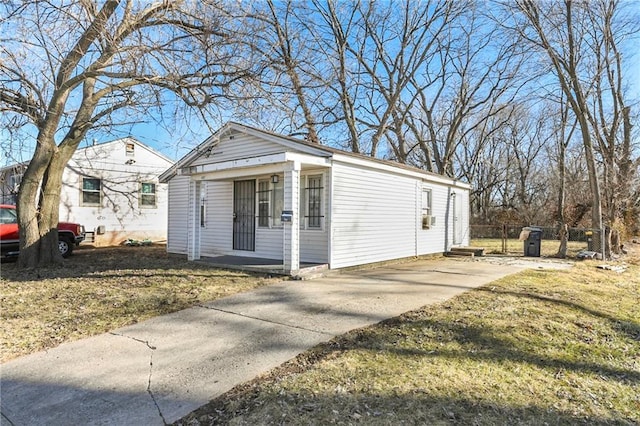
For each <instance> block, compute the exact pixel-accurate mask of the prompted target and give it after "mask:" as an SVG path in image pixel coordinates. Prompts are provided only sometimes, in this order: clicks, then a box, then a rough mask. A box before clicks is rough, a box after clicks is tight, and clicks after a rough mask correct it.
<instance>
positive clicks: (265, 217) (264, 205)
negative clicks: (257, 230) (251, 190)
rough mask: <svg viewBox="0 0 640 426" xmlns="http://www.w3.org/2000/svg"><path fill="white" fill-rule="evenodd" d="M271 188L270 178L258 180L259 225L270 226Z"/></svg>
mask: <svg viewBox="0 0 640 426" xmlns="http://www.w3.org/2000/svg"><path fill="white" fill-rule="evenodd" d="M270 206H271V188H270V187H269V181H268V180H266V179H265V180H259V181H258V226H260V227H266V228H268V227H269V218H270V217H271V209H270Z"/></svg>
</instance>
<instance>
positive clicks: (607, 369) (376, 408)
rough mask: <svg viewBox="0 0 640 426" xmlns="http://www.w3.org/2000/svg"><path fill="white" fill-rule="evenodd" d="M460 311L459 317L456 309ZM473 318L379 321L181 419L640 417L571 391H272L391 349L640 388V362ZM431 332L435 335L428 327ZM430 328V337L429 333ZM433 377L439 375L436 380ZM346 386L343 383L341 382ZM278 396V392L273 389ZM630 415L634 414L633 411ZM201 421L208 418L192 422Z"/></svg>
mask: <svg viewBox="0 0 640 426" xmlns="http://www.w3.org/2000/svg"><path fill="white" fill-rule="evenodd" d="M503 293H505V294H509V295H512V296H518V297H527V298H529V299H532V300H536V301H540V302H545V303H548V302H554V303H560V304H561V305H562V306H563V307H565V308H569V309H578V310H580V311H581V312H583V313H584V314H586V315H590V316H595V317H597V318H601V319H605V320H607V321H610V322H611V323H612V325H613V327H614V329H616V326H617V325H618V324H620V323H621V321H619V320H618V319H617V318H615V317H613V316H611V315H608V314H606V313H602V312H599V311H597V310H594V309H591V308H588V307H585V306H581V305H579V304H576V303H573V302H566V301H562V300H556V299H552V298H548V297H545V296H538V295H532V294H528V293H525V294H522V293H518V292H514V291H510V292H503ZM452 313H453V315H454V316H455V311H452ZM449 315H450V314H447V316H449ZM472 321H473V323H472V322H471V321H468V322H465V320H464V319H461V320H460V321H457V320H455V319H454V320H448V319H444V318H443V317H442V316H439V314H438V313H437V312H436V313H435V314H432V312H429V311H425V310H420V311H414V312H411V313H407V314H405V315H403V316H400V317H396V318H392V319H390V320H386V321H383V322H382V323H379V324H378V325H375V326H373V327H368V328H364V329H358V330H354V331H352V332H349V333H347V334H346V335H343V336H340V337H337V338H335V339H333V340H332V341H330V342H328V343H325V344H321V345H319V346H316V347H315V348H313V349H312V350H310V351H307V352H305V353H303V354H301V355H299V356H298V357H296V358H295V359H294V360H292V361H289V362H287V363H285V364H283V365H281V366H280V367H278V368H276V369H274V370H272V371H270V372H269V373H268V374H267V375H265V376H262V377H259V378H257V379H255V380H253V381H251V382H248V383H245V384H242V385H240V386H237V387H235V388H234V389H232V390H231V391H229V392H227V393H226V394H224V395H221V396H220V397H218V398H216V399H214V400H212V401H211V402H210V403H209V404H208V405H206V406H204V407H201V408H200V409H199V410H196V411H195V412H193V413H191V414H190V415H189V416H186V417H184V418H183V419H181V420H180V421H178V422H176V424H178V425H188V424H203V425H204V424H230V423H232V424H251V422H255V421H256V417H252V415H254V414H253V413H256V412H257V413H260V415H265V416H266V417H263V418H259V423H260V424H321V423H322V424H328V423H337V424H352V423H364V424H402V423H407V424H479V425H484V424H491V425H495V424H505V425H506V424H509V425H511V424H518V425H521V424H532V425H540V424H554V425H575V424H589V425H612V424H620V425H630V424H636V423H637V422H638V420H639V418H638V416H635V415H631V416H629V415H628V414H624V412H621V411H618V410H617V409H614V408H612V409H604V411H601V412H605V413H606V414H603V416H604V417H599V416H598V415H591V414H586V413H584V411H581V410H582V409H583V407H582V408H581V406H580V404H581V403H574V402H571V401H569V402H567V404H568V405H567V406H564V405H563V397H560V396H557V397H556V396H555V395H552V396H550V398H551V399H554V398H557V400H558V404H557V405H554V406H545V405H542V403H538V402H537V401H536V400H535V398H533V397H532V398H531V402H530V403H529V405H526V406H519V405H517V404H512V405H510V404H509V403H508V402H503V401H496V402H493V401H491V400H489V401H487V399H486V398H484V397H483V396H478V397H477V398H476V397H474V396H467V395H464V394H461V395H459V397H457V398H445V397H439V396H434V395H433V394H430V393H429V391H425V392H424V393H421V391H420V389H417V388H413V389H412V388H409V390H408V391H404V393H402V394H399V393H398V392H396V391H394V390H393V389H386V390H385V392H384V393H383V394H382V393H380V394H377V393H375V392H372V391H369V392H367V391H360V392H357V391H343V392H336V394H335V395H334V394H331V395H326V394H322V393H317V392H314V389H312V388H310V387H307V388H305V392H306V394H305V395H299V394H297V393H296V392H295V391H289V390H287V389H286V388H284V389H283V390H282V389H279V387H278V386H275V389H276V390H275V391H274V390H272V389H273V388H272V387H271V385H274V384H276V383H278V382H279V381H281V380H282V379H283V378H284V377H287V376H291V375H295V374H299V373H304V372H305V371H307V370H309V369H310V368H312V366H313V365H316V364H318V363H320V362H321V361H330V360H332V359H335V358H340V357H341V356H342V354H343V353H347V352H349V351H363V350H364V351H365V353H371V355H372V356H374V355H379V354H384V353H385V352H386V353H389V354H390V355H392V359H393V357H399V358H400V361H398V362H402V361H401V359H403V358H406V359H407V360H408V359H409V358H411V359H412V360H413V361H415V359H416V357H418V358H423V359H425V360H433V361H434V362H435V361H436V360H445V364H447V365H454V366H455V365H456V363H457V362H460V363H459V365H460V367H459V368H464V367H462V366H463V365H468V362H469V361H471V362H473V361H478V362H482V363H485V364H487V363H488V364H495V365H500V364H505V363H513V364H529V365H531V366H535V367H537V368H539V369H541V370H544V371H546V372H547V373H546V374H545V373H541V374H545V376H546V377H545V380H548V379H549V378H551V380H562V379H560V378H557V377H556V375H557V374H558V373H559V372H561V373H563V375H564V374H567V373H575V374H578V375H581V376H590V377H592V378H594V379H595V378H598V379H595V380H602V381H603V382H617V383H619V384H620V385H623V386H630V387H632V388H635V387H637V386H638V385H640V372H638V371H636V370H635V369H633V368H624V367H620V366H618V365H614V364H613V363H608V362H607V361H606V359H604V360H603V361H598V360H597V359H595V358H591V359H590V358H588V357H587V358H580V357H571V356H567V357H566V358H564V357H562V356H561V355H556V356H550V355H548V354H547V353H546V348H538V347H536V346H535V343H534V344H531V343H529V342H526V341H522V342H518V341H516V342H515V343H514V339H511V338H509V337H510V335H511V333H509V329H508V327H510V325H506V326H504V327H506V328H502V327H497V326H496V325H495V324H492V323H491V321H490V320H486V321H485V320H484V319H482V318H476V319H475V320H472ZM629 327H631V333H629V330H628V329H624V328H617V332H619V333H623V334H624V336H625V337H624V338H627V336H630V337H633V336H632V334H633V333H634V332H637V324H635V323H632V324H631V325H628V326H627V328H629ZM426 330H428V332H427V333H424V331H426ZM413 333H418V334H416V335H414V334H413ZM420 333H422V335H419V334H420ZM534 333H535V331H534ZM501 336H504V337H501ZM416 337H423V339H424V341H426V343H425V344H421V343H416V342H415V340H416V339H415V338H416ZM534 337H535V336H534ZM569 338H570V337H569ZM417 340H420V339H417ZM441 343H442V344H443V345H441ZM449 343H451V345H449ZM550 345H553V343H550ZM603 345H605V344H604V343H603V344H600V348H603ZM555 349H558V351H556V350H554V351H553V352H555V353H562V348H555ZM631 356H633V355H631ZM355 367H357V365H356V366H355ZM365 368H375V367H371V366H368V367H365ZM452 368H456V367H452ZM408 374H410V373H409V372H408ZM514 374H516V373H514ZM356 377H357V376H356ZM363 377H366V376H363ZM553 377H556V379H553ZM360 380H362V379H360ZM433 380H438V378H437V377H433ZM338 384H339V381H338V382H337V383H336V386H338ZM323 385H324V386H326V385H327V384H326V383H324V384H323ZM269 392H277V394H273V395H269ZM550 392H553V391H552V390H550ZM585 403H586V402H585ZM583 405H584V404H583ZM264 407H268V409H265V408H264ZM272 408H273V410H272ZM630 411H631V412H633V409H631V410H630ZM318 416H321V417H318ZM196 420H197V421H198V422H200V423H190V422H193V421H196Z"/></svg>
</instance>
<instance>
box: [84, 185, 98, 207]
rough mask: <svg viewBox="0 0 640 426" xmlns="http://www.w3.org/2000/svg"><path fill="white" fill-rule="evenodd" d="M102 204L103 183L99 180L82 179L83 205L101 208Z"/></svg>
mask: <svg viewBox="0 0 640 426" xmlns="http://www.w3.org/2000/svg"><path fill="white" fill-rule="evenodd" d="M101 204H102V181H101V180H100V179H97V178H82V205H83V206H100V205H101Z"/></svg>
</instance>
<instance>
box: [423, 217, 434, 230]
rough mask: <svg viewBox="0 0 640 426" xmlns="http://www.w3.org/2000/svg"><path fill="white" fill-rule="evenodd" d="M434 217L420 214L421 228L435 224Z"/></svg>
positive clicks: (429, 227) (427, 227)
mask: <svg viewBox="0 0 640 426" xmlns="http://www.w3.org/2000/svg"><path fill="white" fill-rule="evenodd" d="M435 219H436V218H435V217H433V216H431V215H428V214H423V215H422V229H431V227H432V226H433V225H435Z"/></svg>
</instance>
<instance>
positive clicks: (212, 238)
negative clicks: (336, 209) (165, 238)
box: [170, 176, 328, 263]
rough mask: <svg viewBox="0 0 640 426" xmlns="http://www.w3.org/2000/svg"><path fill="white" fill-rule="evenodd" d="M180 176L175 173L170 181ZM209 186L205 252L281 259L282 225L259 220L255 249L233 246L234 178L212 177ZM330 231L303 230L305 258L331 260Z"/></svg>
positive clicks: (204, 241) (317, 261) (204, 253)
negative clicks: (269, 225) (261, 224)
mask: <svg viewBox="0 0 640 426" xmlns="http://www.w3.org/2000/svg"><path fill="white" fill-rule="evenodd" d="M177 178H178V177H174V178H173V179H172V180H171V181H172V182H173V181H174V180H175V179H177ZM265 178H268V176H265ZM206 186H207V192H206V194H207V195H206V197H205V198H206V205H207V210H206V212H207V218H206V225H205V227H204V228H203V229H201V231H202V233H201V249H200V250H201V255H202V256H216V255H220V254H230V255H234V256H249V257H261V258H266V259H278V260H280V259H282V250H283V229H282V228H281V227H274V228H264V227H258V226H257V223H256V246H255V251H246V250H233V181H209V182H206ZM325 193H326V190H325ZM256 208H257V207H256ZM256 214H257V213H256ZM256 222H257V219H256ZM327 235H328V234H327V231H326V228H324V229H323V230H301V231H300V259H301V261H302V262H314V263H326V262H327V261H328V260H327V244H328V237H327ZM170 238H171V237H170Z"/></svg>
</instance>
